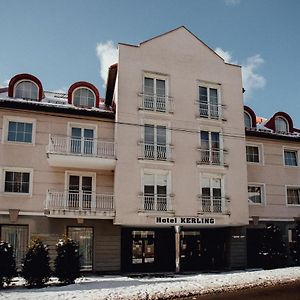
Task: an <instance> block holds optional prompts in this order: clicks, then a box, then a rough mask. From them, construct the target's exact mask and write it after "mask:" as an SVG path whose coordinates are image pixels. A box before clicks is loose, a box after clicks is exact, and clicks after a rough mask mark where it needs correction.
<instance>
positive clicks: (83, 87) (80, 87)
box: [71, 86, 96, 107]
mask: <svg viewBox="0 0 300 300" xmlns="http://www.w3.org/2000/svg"><path fill="white" fill-rule="evenodd" d="M80 89H87V90H89V91H91V92H92V93H93V95H94V105H93V106H92V107H96V94H95V93H94V91H93V90H92V89H90V88H88V87H86V86H79V87H77V88H76V89H74V91H73V92H72V97H71V99H72V104H73V105H74V106H76V105H75V104H74V94H75V92H76V91H78V90H80Z"/></svg>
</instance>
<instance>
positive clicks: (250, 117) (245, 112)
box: [244, 110, 252, 129]
mask: <svg viewBox="0 0 300 300" xmlns="http://www.w3.org/2000/svg"><path fill="white" fill-rule="evenodd" d="M244 114H246V115H247V116H248V117H249V119H250V122H251V126H250V127H246V124H245V117H244V126H245V128H247V129H251V128H252V116H251V115H250V114H249V113H248V112H247V111H246V110H244Z"/></svg>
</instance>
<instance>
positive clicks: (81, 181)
mask: <svg viewBox="0 0 300 300" xmlns="http://www.w3.org/2000/svg"><path fill="white" fill-rule="evenodd" d="M92 184H93V177H92V176H82V175H69V197H68V206H69V208H72V209H91V202H92Z"/></svg>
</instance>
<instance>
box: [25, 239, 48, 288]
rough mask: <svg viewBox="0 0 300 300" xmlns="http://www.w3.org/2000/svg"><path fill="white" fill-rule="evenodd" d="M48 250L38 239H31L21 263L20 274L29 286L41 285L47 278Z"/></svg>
mask: <svg viewBox="0 0 300 300" xmlns="http://www.w3.org/2000/svg"><path fill="white" fill-rule="evenodd" d="M50 274H51V269H50V265H49V250H48V247H47V245H44V244H43V243H42V241H41V240H40V239H33V240H32V241H31V243H30V246H29V248H28V250H27V253H26V255H25V258H24V261H23V265H22V276H23V277H24V279H25V280H26V283H27V285H29V286H31V287H32V286H38V287H40V286H43V285H44V284H45V283H46V282H47V281H48V279H49V277H50Z"/></svg>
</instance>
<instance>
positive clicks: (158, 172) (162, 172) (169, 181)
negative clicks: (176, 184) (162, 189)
mask: <svg viewBox="0 0 300 300" xmlns="http://www.w3.org/2000/svg"><path fill="white" fill-rule="evenodd" d="M145 174H150V175H167V197H168V196H169V195H171V194H172V177H171V171H170V170H161V169H141V192H140V193H141V194H142V195H143V194H144V175H145Z"/></svg>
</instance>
